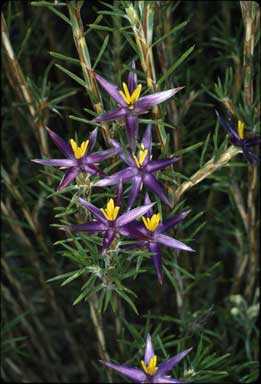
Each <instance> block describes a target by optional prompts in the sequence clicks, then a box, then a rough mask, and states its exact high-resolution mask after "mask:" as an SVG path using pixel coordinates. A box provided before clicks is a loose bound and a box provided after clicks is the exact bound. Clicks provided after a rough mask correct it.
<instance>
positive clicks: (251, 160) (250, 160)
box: [242, 146, 255, 166]
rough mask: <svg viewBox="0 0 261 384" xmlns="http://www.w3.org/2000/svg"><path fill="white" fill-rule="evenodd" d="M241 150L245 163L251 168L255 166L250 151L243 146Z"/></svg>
mask: <svg viewBox="0 0 261 384" xmlns="http://www.w3.org/2000/svg"><path fill="white" fill-rule="evenodd" d="M242 149H243V154H244V156H245V158H246V159H247V161H248V162H249V163H250V164H251V165H252V166H255V161H254V157H255V156H254V154H253V153H252V151H251V150H249V149H248V148H246V147H245V146H243V147H242Z"/></svg>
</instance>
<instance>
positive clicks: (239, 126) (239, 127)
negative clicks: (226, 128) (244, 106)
mask: <svg viewBox="0 0 261 384" xmlns="http://www.w3.org/2000/svg"><path fill="white" fill-rule="evenodd" d="M244 129H245V124H244V123H243V121H241V120H238V123H237V132H238V135H239V137H240V139H244Z"/></svg>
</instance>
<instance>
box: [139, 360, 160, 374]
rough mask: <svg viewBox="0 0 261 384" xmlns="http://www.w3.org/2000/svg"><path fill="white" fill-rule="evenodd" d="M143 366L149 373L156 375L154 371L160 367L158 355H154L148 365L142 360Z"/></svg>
mask: <svg viewBox="0 0 261 384" xmlns="http://www.w3.org/2000/svg"><path fill="white" fill-rule="evenodd" d="M140 363H141V366H142V368H143V370H144V372H145V373H147V375H154V373H155V372H156V371H157V369H158V367H157V366H156V365H157V356H156V355H154V356H153V357H152V358H151V359H150V362H149V365H148V366H147V365H146V364H145V363H144V361H143V360H141V362H140Z"/></svg>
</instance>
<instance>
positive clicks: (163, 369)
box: [155, 348, 192, 377]
mask: <svg viewBox="0 0 261 384" xmlns="http://www.w3.org/2000/svg"><path fill="white" fill-rule="evenodd" d="M191 350H192V348H189V349H187V350H186V351H183V352H180V353H178V354H177V355H175V356H173V357H171V358H170V359H168V360H166V361H164V362H163V363H161V364H159V366H158V370H157V372H156V374H155V377H160V376H163V375H165V374H166V373H168V372H169V371H170V370H171V369H173V368H174V367H175V366H176V365H177V364H178V363H179V362H180V361H181V360H182V359H184V357H185V356H186V355H187V354H188V353H189V352H190V351H191Z"/></svg>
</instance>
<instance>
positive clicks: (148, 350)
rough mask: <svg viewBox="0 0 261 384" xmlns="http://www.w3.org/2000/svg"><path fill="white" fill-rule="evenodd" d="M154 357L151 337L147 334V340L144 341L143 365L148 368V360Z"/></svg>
mask: <svg viewBox="0 0 261 384" xmlns="http://www.w3.org/2000/svg"><path fill="white" fill-rule="evenodd" d="M154 355H155V353H154V348H153V345H152V341H151V336H150V334H149V333H148V335H147V340H146V347H145V354H144V363H145V364H146V365H147V366H148V365H149V363H150V360H151V359H152V358H153V356H154Z"/></svg>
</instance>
